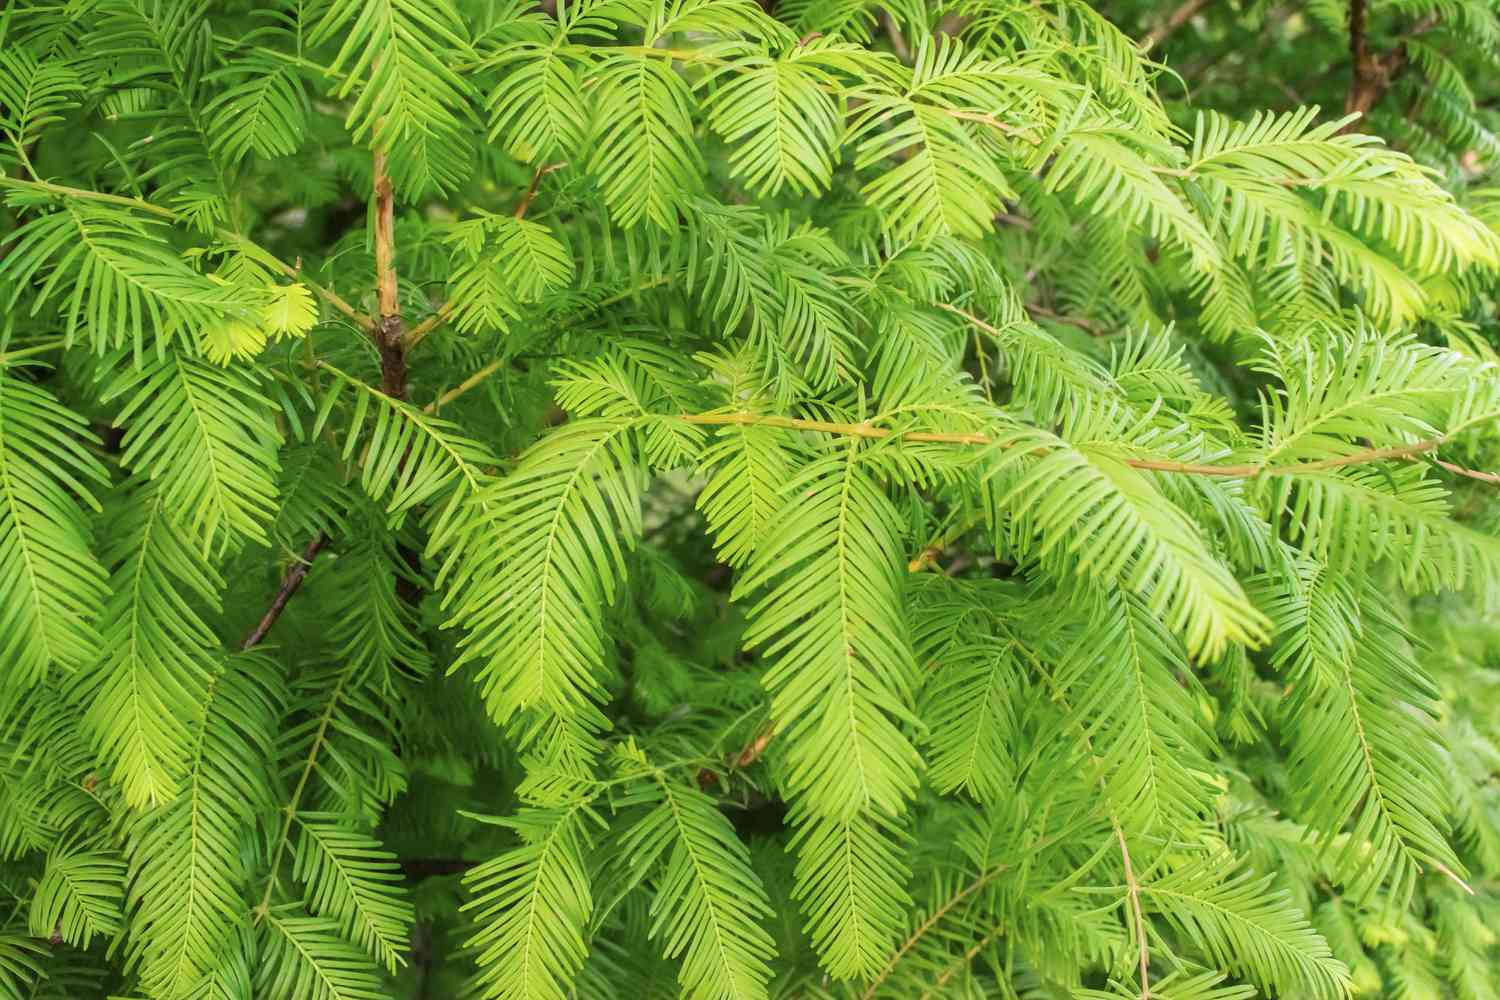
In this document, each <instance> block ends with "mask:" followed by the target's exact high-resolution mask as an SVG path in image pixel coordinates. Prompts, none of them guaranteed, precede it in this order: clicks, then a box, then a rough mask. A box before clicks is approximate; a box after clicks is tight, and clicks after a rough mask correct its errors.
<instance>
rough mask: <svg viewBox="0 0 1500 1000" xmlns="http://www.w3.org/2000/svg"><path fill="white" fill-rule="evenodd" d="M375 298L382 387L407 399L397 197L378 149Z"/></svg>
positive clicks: (375, 169)
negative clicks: (398, 276)
mask: <svg viewBox="0 0 1500 1000" xmlns="http://www.w3.org/2000/svg"><path fill="white" fill-rule="evenodd" d="M373 173H374V184H373V185H372V187H373V191H372V196H373V197H374V199H375V297H376V301H377V303H378V308H379V310H380V322H379V323H378V324H377V326H376V328H375V329H374V330H373V331H371V332H372V336H373V338H374V340H375V348H376V350H377V351H379V352H380V388H381V391H383V392H384V393H385V394H386V395H387V396H390V397H391V398H392V399H405V398H406V391H407V385H406V346H407V345H406V343H405V335H406V324H405V322H404V321H403V320H402V318H401V298H400V295H399V288H398V285H397V282H396V197H395V193H394V192H393V191H392V190H391V178H390V175H389V174H388V173H386V159H385V154H384V153H382V152H380V151H379V150H376V151H375V154H374V161H373Z"/></svg>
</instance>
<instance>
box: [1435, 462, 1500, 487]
mask: <svg viewBox="0 0 1500 1000" xmlns="http://www.w3.org/2000/svg"><path fill="white" fill-rule="evenodd" d="M1434 461H1436V462H1437V464H1438V465H1441V466H1442V467H1443V468H1445V469H1447V470H1448V471H1449V472H1451V473H1453V474H1454V475H1456V476H1468V477H1469V478H1470V479H1477V480H1479V481H1480V482H1482V483H1500V475H1496V474H1495V473H1493V472H1481V471H1479V470H1478V469H1466V468H1464V467H1463V466H1462V465H1454V464H1453V463H1452V462H1445V461H1443V460H1442V459H1441V458H1439V459H1435V460H1434Z"/></svg>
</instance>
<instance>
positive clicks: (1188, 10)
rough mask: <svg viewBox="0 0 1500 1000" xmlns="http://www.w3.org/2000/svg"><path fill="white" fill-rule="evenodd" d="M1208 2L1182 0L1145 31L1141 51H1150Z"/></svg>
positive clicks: (1203, 0)
mask: <svg viewBox="0 0 1500 1000" xmlns="http://www.w3.org/2000/svg"><path fill="white" fill-rule="evenodd" d="M1209 2H1210V0H1184V2H1183V3H1182V4H1180V5H1178V7H1177V8H1176V9H1175V10H1173V11H1172V13H1170V14H1168V15H1167V19H1166V20H1165V21H1163V22H1161V23H1160V24H1158V25H1157V26H1156V27H1154V28H1152V29H1151V30H1150V31H1149V32H1147V33H1146V37H1145V38H1142V39H1141V44H1140V49H1141V51H1142V52H1150V51H1151V50H1152V49H1153V48H1155V47H1156V46H1157V45H1160V44H1161V43H1162V42H1164V41H1166V39H1167V38H1168V37H1169V36H1170V35H1172V33H1173V32H1175V31H1176V30H1177V29H1178V28H1180V27H1182V26H1183V25H1184V24H1187V23H1188V21H1190V20H1192V18H1193V15H1194V14H1196V13H1198V12H1199V11H1200V10H1202V9H1203V8H1204V7H1207V6H1208V4H1209Z"/></svg>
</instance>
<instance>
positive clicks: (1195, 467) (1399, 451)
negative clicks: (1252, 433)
mask: <svg viewBox="0 0 1500 1000" xmlns="http://www.w3.org/2000/svg"><path fill="white" fill-rule="evenodd" d="M678 419H679V420H682V421H685V422H686V423H690V424H706V425H710V426H713V425H727V424H739V425H754V426H758V427H779V428H782V429H784V430H793V431H806V432H809V433H812V432H823V433H825V434H842V435H845V436H848V437H860V438H874V439H882V438H888V437H899V438H901V439H902V440H903V441H921V442H927V443H931V444H954V445H979V446H983V445H990V444H994V443H995V439H994V438H992V437H989V436H988V435H985V434H962V433H946V432H941V431H894V430H891V429H889V428H886V427H877V426H875V425H874V424H871V423H859V424H842V423H836V422H833V421H829V420H802V419H800V418H797V417H778V416H768V415H763V414H759V413H744V412H732V413H688V414H683V415H682V416H680V417H678ZM1442 443H1443V439H1442V438H1432V439H1429V440H1426V441H1417V442H1415V443H1413V444H1406V445H1399V446H1396V447H1392V448H1370V449H1367V450H1365V451H1357V452H1354V453H1353V454H1349V455H1341V456H1339V457H1338V458H1327V459H1323V460H1321V461H1317V462H1301V463H1297V464H1293V465H1255V464H1250V463H1245V464H1237V465H1211V464H1206V463H1198V462H1172V461H1168V460H1166V459H1158V458H1126V459H1125V460H1124V462H1125V464H1126V465H1129V466H1130V467H1132V468H1135V469H1145V470H1148V471H1151V472H1177V473H1182V474H1184V475H1190V476H1218V477H1220V478H1224V479H1253V478H1255V477H1256V476H1295V475H1298V474H1300V473H1305V472H1319V471H1322V470H1324V469H1334V468H1340V467H1342V466H1346V465H1363V464H1365V463H1368V462H1384V461H1389V460H1391V459H1405V458H1414V457H1416V456H1418V455H1421V454H1424V453H1426V452H1429V451H1432V450H1433V449H1435V448H1437V447H1438V446H1439V445H1441V444H1442Z"/></svg>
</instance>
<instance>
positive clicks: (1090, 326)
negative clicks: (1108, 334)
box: [1026, 302, 1104, 337]
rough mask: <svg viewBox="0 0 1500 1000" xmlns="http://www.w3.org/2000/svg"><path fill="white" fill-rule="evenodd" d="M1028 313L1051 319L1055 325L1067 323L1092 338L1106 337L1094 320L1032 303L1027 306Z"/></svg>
mask: <svg viewBox="0 0 1500 1000" xmlns="http://www.w3.org/2000/svg"><path fill="white" fill-rule="evenodd" d="M1026 311H1027V312H1028V313H1030V314H1031V315H1033V316H1037V317H1040V318H1041V319H1050V320H1051V321H1052V322H1054V323H1066V324H1067V325H1068V326H1076V327H1078V329H1080V330H1082V331H1083V332H1084V333H1087V334H1088V335H1089V336H1091V337H1102V336H1104V331H1103V330H1101V329H1099V326H1098V324H1096V323H1094V322H1093V321H1092V320H1087V319H1083V318H1082V317H1080V316H1066V315H1064V314H1063V313H1060V312H1058V311H1057V310H1055V309H1048V308H1047V307H1046V306H1041V305H1037V304H1035V303H1032V302H1028V303H1027V304H1026Z"/></svg>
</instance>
